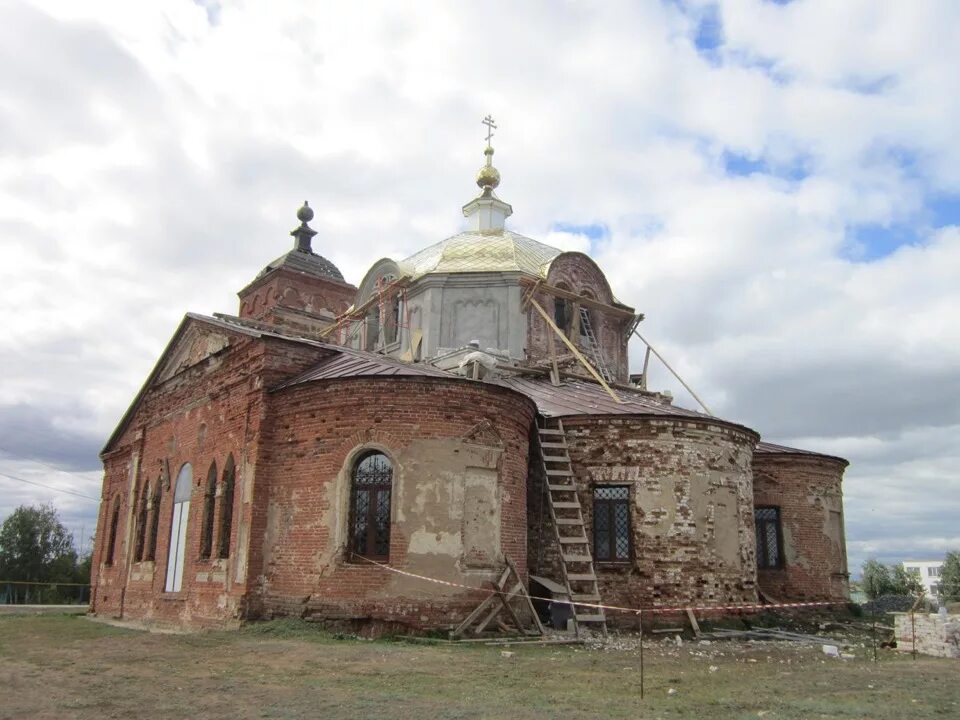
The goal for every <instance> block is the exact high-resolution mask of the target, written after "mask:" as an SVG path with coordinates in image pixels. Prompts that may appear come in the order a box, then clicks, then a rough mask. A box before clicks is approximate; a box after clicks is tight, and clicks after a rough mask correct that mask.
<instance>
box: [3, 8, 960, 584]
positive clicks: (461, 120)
mask: <svg viewBox="0 0 960 720" xmlns="http://www.w3.org/2000/svg"><path fill="white" fill-rule="evenodd" d="M958 27H960V4H958V3H956V2H953V1H952V0H943V1H942V2H935V1H932V0H931V1H930V2H926V1H924V0H916V1H915V2H909V3H906V2H901V1H899V0H891V1H890V2H878V1H877V0H845V1H844V2H842V3H838V2H835V1H834V0H795V1H793V2H779V3H774V2H759V1H756V0H721V1H720V2H706V1H700V0H664V1H663V2H655V1H653V0H650V1H648V2H636V1H630V2H611V1H609V0H604V2H568V3H561V2H554V1H552V0H551V1H549V2H547V1H544V2H516V1H514V2H497V1H494V0H490V1H488V2H482V3H480V2H474V3H469V4H467V3H450V2H427V1H424V0H420V1H419V2H417V3H395V2H384V3H373V2H364V3H347V2H341V3H321V2H293V1H292V0H291V1H288V0H270V1H269V2H266V1H265V0H264V1H262V2H230V3H222V4H221V3H220V2H217V1H216V0H206V1H199V0H198V1H197V2H190V0H163V2H149V1H147V0H138V1H137V2H94V1H88V2H83V3H78V2H75V0H63V1H61V0H44V1H43V2H36V3H24V2H11V1H10V0H0V300H2V307H3V309H4V313H3V314H4V328H5V330H4V332H3V333H2V334H0V369H2V372H0V473H2V475H0V517H3V516H5V515H6V514H7V513H8V512H9V511H10V510H12V509H13V508H14V507H16V506H17V505H18V504H21V503H35V502H41V501H47V500H49V501H51V502H53V503H54V504H55V505H56V506H57V507H58V508H59V509H60V512H61V514H62V516H63V517H64V518H65V519H66V520H67V523H68V525H69V526H70V528H71V529H72V530H74V531H75V532H76V533H77V534H78V535H81V536H89V535H90V534H91V533H92V531H93V527H94V524H95V514H96V508H97V504H96V502H95V501H94V500H91V499H90V498H93V499H95V498H97V497H98V496H99V483H100V474H99V472H98V468H99V467H100V466H99V461H98V458H97V453H98V450H99V449H100V448H101V447H102V445H103V443H104V442H105V439H106V437H107V436H108V434H109V433H110V431H111V429H112V428H113V426H114V425H115V424H116V422H117V421H118V420H119V418H120V416H121V414H122V413H123V411H124V409H125V408H126V406H127V404H128V403H129V402H130V400H131V399H132V397H133V395H134V393H135V392H136V390H137V389H138V388H139V386H140V384H141V383H142V382H143V380H144V378H145V376H146V375H147V373H148V372H149V371H150V368H151V367H152V365H153V363H154V362H155V361H156V359H157V356H158V354H159V353H160V351H161V350H162V348H163V347H164V345H165V344H166V342H167V340H168V339H169V337H170V335H171V334H172V332H173V330H174V329H175V328H176V326H177V323H178V321H179V319H180V318H181V317H182V315H183V313H184V312H186V311H188V310H192V311H197V312H204V313H211V312H214V311H224V312H235V311H236V306H237V301H236V297H235V294H234V293H235V292H236V291H237V290H238V289H240V288H241V287H242V286H243V285H244V284H245V283H246V282H248V281H249V280H250V279H252V278H253V276H254V275H255V274H256V272H257V271H258V270H259V269H260V267H262V266H263V265H264V264H265V263H266V262H267V261H269V260H271V259H272V258H273V257H275V256H277V255H279V254H281V253H282V252H284V251H286V249H287V248H288V247H289V246H290V245H291V239H290V238H289V236H288V235H287V232H288V231H289V230H290V229H291V228H292V227H293V226H294V225H295V224H296V223H295V218H294V213H295V211H296V208H297V207H298V206H299V205H300V204H301V202H302V201H303V200H304V199H308V200H310V203H311V205H312V206H313V207H315V209H316V219H315V221H314V223H313V226H314V227H315V229H317V230H318V231H319V235H318V236H317V238H316V241H315V247H316V249H317V250H318V251H319V252H321V253H322V254H324V255H325V256H326V257H328V258H330V259H331V260H333V261H334V262H335V263H336V264H337V265H338V266H339V267H340V269H341V270H342V271H343V273H344V275H345V276H346V277H347V279H348V280H350V281H352V282H354V283H356V282H358V281H359V280H360V278H361V277H362V275H363V273H364V271H365V269H366V268H367V267H368V266H369V265H370V264H371V263H372V262H373V261H374V260H376V259H377V258H380V257H382V256H392V257H395V258H397V257H404V256H406V255H409V254H411V253H413V252H414V251H415V250H417V249H419V248H421V247H423V246H425V245H428V244H431V243H434V242H436V241H438V240H440V239H442V238H444V237H446V236H448V235H451V234H453V233H454V232H456V231H457V230H458V229H459V228H460V227H461V224H462V222H463V218H462V217H461V215H460V213H459V209H460V206H461V205H463V204H464V203H465V202H467V201H468V200H470V199H471V198H472V196H473V195H474V194H475V191H476V188H475V186H474V185H473V175H474V173H475V172H476V170H477V168H478V167H479V166H480V165H481V163H482V160H483V157H482V149H483V139H482V138H483V134H484V128H483V127H482V126H481V124H480V120H481V118H482V117H483V116H484V115H486V114H487V113H492V114H493V115H494V117H495V118H496V119H497V121H498V123H499V125H500V129H499V131H498V133H497V136H496V138H495V140H494V145H495V147H496V150H497V154H496V158H495V159H496V165H497V166H498V167H499V169H500V171H501V173H502V174H503V182H502V184H501V186H500V189H499V191H498V192H499V194H500V195H501V197H503V198H504V199H505V200H507V201H508V202H510V203H512V205H513V207H514V216H513V217H512V218H511V221H510V222H511V226H512V228H513V229H514V230H517V231H518V232H522V233H524V234H527V235H530V236H532V237H534V238H538V239H540V240H543V241H546V242H548V243H551V244H554V245H557V246H559V247H563V248H565V249H580V250H585V251H587V252H590V253H591V254H592V255H593V257H594V258H595V259H596V260H598V262H599V263H600V264H601V266H602V267H604V268H605V269H606V271H607V272H608V274H609V277H610V280H611V283H612V285H613V287H614V290H615V292H616V294H617V295H618V297H619V298H621V299H622V300H624V301H625V302H628V303H630V304H632V305H635V306H636V307H637V308H638V310H640V311H642V312H644V313H646V316H647V320H646V321H645V322H644V323H643V325H642V327H641V329H642V330H643V332H644V333H645V335H646V336H647V337H648V339H649V340H651V342H653V343H654V345H655V346H657V347H658V349H659V350H660V351H661V352H662V353H663V354H664V355H665V356H666V357H667V358H668V359H669V360H670V361H671V362H672V363H673V364H674V365H675V366H676V367H677V368H679V370H680V371H681V373H682V374H683V375H684V376H685V377H686V379H687V380H688V381H689V382H690V383H691V385H692V386H693V387H694V388H695V389H696V390H697V391H698V394H700V395H701V396H702V397H703V398H704V399H705V400H706V401H707V403H708V404H709V405H711V408H712V409H713V410H714V411H715V412H716V413H717V414H720V415H722V416H723V417H726V418H729V419H731V420H735V421H739V422H742V423H745V424H747V425H750V426H751V427H754V428H757V429H758V430H760V431H761V432H762V434H763V435H764V437H765V438H766V439H769V440H772V441H777V442H783V443H787V444H795V445H800V446H802V447H807V448H811V449H817V450H821V451H825V452H828V453H832V454H838V455H842V456H844V457H847V458H849V459H850V460H851V463H852V464H851V467H850V469H849V470H848V472H847V475H846V483H845V492H846V512H847V533H848V549H849V555H850V564H851V567H852V568H858V567H859V565H860V563H861V562H862V561H863V560H864V559H865V558H866V557H879V558H881V559H884V560H888V561H893V560H898V559H903V558H905V557H907V556H910V557H915V558H920V557H939V556H941V555H942V554H943V552H944V551H945V550H947V549H949V548H960V522H958V520H957V518H958V517H960V472H958V469H957V468H958V467H960V321H958V317H957V316H958V315H960V73H958V71H957V68H958V67H960V43H958V42H957V37H956V30H957V28H958ZM632 353H633V362H634V365H635V366H636V365H639V364H640V362H641V361H642V351H641V348H640V347H633V348H632ZM653 379H654V385H656V386H659V387H665V388H670V389H672V390H673V391H674V394H675V395H676V397H677V400H678V402H679V403H681V404H685V405H689V406H692V405H693V401H692V400H691V399H690V398H689V397H688V396H686V395H685V394H684V392H683V391H682V389H680V388H679V386H678V385H677V384H676V383H675V382H674V381H673V380H672V379H671V378H670V377H669V376H668V374H667V373H666V372H665V371H662V370H657V371H656V375H655V377H654V378H653ZM14 478H16V479H14ZM29 483H40V484H41V485H45V486H50V487H52V488H57V489H58V490H59V491H54V490H50V489H46V488H44V487H40V486H38V485H35V484H29ZM69 493H74V494H69Z"/></svg>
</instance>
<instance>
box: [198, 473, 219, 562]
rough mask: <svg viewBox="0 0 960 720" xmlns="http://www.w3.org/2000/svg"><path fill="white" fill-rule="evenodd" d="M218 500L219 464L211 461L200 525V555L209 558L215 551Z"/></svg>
mask: <svg viewBox="0 0 960 720" xmlns="http://www.w3.org/2000/svg"><path fill="white" fill-rule="evenodd" d="M216 500H217V464H216V463H215V462H213V463H210V470H208V471H207V485H206V488H205V489H204V493H203V525H201V526H200V557H201V558H203V559H206V558H209V557H210V554H211V553H212V552H213V511H214V509H216Z"/></svg>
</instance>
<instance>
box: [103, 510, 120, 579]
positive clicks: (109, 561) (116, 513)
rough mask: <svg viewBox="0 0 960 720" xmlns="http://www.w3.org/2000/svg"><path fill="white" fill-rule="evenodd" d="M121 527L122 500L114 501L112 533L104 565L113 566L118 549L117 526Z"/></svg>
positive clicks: (111, 517)
mask: <svg viewBox="0 0 960 720" xmlns="http://www.w3.org/2000/svg"><path fill="white" fill-rule="evenodd" d="M118 525H120V498H119V497H117V499H116V500H114V501H113V511H112V512H111V513H110V533H109V534H108V536H107V552H106V553H105V557H106V560H105V561H104V564H106V565H113V558H114V553H115V552H116V549H117V526H118Z"/></svg>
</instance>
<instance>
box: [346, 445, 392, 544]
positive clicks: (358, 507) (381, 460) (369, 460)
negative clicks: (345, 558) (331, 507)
mask: <svg viewBox="0 0 960 720" xmlns="http://www.w3.org/2000/svg"><path fill="white" fill-rule="evenodd" d="M392 488H393V465H391V463H390V459H389V458H388V457H387V456H386V455H384V454H383V453H379V452H369V453H365V454H364V455H361V456H360V458H359V459H358V460H357V463H356V465H354V468H353V478H352V488H351V493H350V550H351V552H352V553H353V554H355V555H359V556H361V557H365V558H370V559H371V560H387V559H389V557H390V494H391V491H392Z"/></svg>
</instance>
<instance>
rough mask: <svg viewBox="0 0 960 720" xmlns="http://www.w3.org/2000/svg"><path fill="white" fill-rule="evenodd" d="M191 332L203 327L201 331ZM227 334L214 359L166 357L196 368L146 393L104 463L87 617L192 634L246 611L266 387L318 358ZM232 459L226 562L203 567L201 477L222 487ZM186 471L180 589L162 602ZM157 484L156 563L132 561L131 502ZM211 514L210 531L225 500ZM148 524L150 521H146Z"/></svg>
mask: <svg viewBox="0 0 960 720" xmlns="http://www.w3.org/2000/svg"><path fill="white" fill-rule="evenodd" d="M197 326H198V327H200V328H203V327H205V326H204V325H203V324H202V323H198V324H197ZM188 329H189V330H192V329H193V327H192V326H191V327H189V328H188ZM218 333H220V334H221V335H223V334H224V333H222V332H221V331H218ZM225 335H226V337H227V338H228V343H226V344H225V345H223V344H222V343H220V342H218V343H216V344H215V346H216V347H218V350H217V351H216V352H215V353H213V354H212V355H209V356H207V357H202V355H199V354H197V353H192V352H186V350H184V351H183V352H181V349H180V348H178V347H176V346H175V347H173V348H171V350H170V351H169V352H168V353H167V356H174V357H175V356H177V355H178V354H182V355H184V356H189V357H193V358H194V359H196V360H197V361H196V362H194V363H193V364H192V365H190V366H188V367H186V368H185V369H182V370H180V371H179V372H176V373H174V374H173V375H172V376H170V377H169V378H168V379H166V380H162V381H158V382H157V383H155V384H154V385H153V386H152V387H150V388H148V389H147V391H146V392H145V393H144V395H143V396H142V397H141V399H140V401H139V405H138V406H137V408H136V410H135V412H134V413H133V415H132V417H131V418H129V421H128V423H127V426H126V429H125V430H124V431H123V432H122V433H121V435H120V436H119V437H118V438H117V439H116V440H115V441H114V442H113V443H112V444H111V447H110V448H108V451H107V452H106V453H105V454H104V456H103V460H104V482H103V491H102V498H103V499H102V502H101V510H100V516H99V522H98V529H97V536H96V537H97V543H96V547H95V552H94V558H93V569H92V573H91V575H92V578H91V584H92V586H93V588H92V601H91V609H92V610H93V611H94V612H95V613H97V614H103V615H108V616H113V617H119V616H123V617H125V618H132V619H141V620H146V621H156V622H179V623H185V624H190V625H195V626H196V625H221V624H223V623H225V622H229V621H231V620H233V619H236V618H238V617H240V616H241V615H242V614H243V612H244V603H245V595H246V592H247V585H248V582H247V580H248V578H247V573H246V558H247V546H248V544H249V542H250V517H251V507H252V503H251V500H252V496H253V480H254V476H255V465H256V454H257V445H258V442H259V434H260V430H259V427H260V423H261V421H262V414H263V395H264V387H265V384H266V385H269V382H270V379H272V378H280V377H287V376H289V375H290V374H292V373H293V372H298V371H301V370H303V369H305V368H306V367H308V366H309V365H311V364H313V363H314V362H316V361H317V359H318V358H319V357H320V355H321V354H322V352H321V351H318V350H316V349H314V348H309V347H306V346H302V345H296V344H294V343H290V342H285V341H281V340H261V339H255V338H250V337H248V336H244V335H241V334H236V333H225ZM183 341H184V342H194V343H197V344H200V345H209V344H210V343H209V339H208V338H207V337H205V335H204V333H203V332H201V331H197V332H187V333H184V334H183ZM221 345H223V346H221ZM160 377H161V378H162V377H163V373H161V375H160ZM265 379H266V383H265ZM231 456H232V457H233V461H234V463H235V468H236V475H235V492H234V506H233V508H234V509H233V521H232V523H231V529H232V532H231V539H230V548H231V551H230V557H229V558H226V559H217V558H216V557H215V556H216V550H215V549H214V552H213V553H212V555H213V556H214V557H213V559H201V558H200V557H199V555H200V534H201V527H202V525H203V521H202V518H203V509H204V493H205V491H206V480H207V473H208V470H209V468H210V466H211V464H213V463H215V464H216V467H217V475H218V481H219V480H221V479H222V475H223V471H224V469H225V467H226V464H227V461H228V458H229V457H231ZM184 463H190V464H191V465H192V466H193V491H192V493H191V498H190V510H189V519H188V524H187V538H186V553H185V569H184V573H183V587H182V590H181V592H179V593H165V592H164V585H165V580H166V573H167V554H168V551H169V546H170V529H171V522H172V515H173V490H174V485H175V483H176V478H177V475H178V473H179V471H180V468H181V467H182V465H183V464H184ZM158 483H159V484H160V485H161V487H162V493H163V494H162V499H161V502H160V505H159V508H158V509H157V510H155V512H158V513H159V516H158V518H157V536H156V548H155V553H154V560H143V561H140V562H136V561H135V542H136V537H137V531H138V524H139V520H138V518H137V515H136V509H137V499H138V498H139V497H140V493H141V491H142V488H143V487H144V485H145V484H147V485H148V487H149V494H150V496H151V497H152V495H153V493H154V491H155V488H156V486H157V484H158ZM218 484H219V483H218ZM117 501H119V502H120V506H121V512H120V522H119V523H118V527H117V533H116V540H115V549H114V558H113V562H112V563H111V564H107V563H106V558H105V550H106V545H107V542H108V538H109V534H110V533H109V529H110V522H111V512H112V508H113V506H114V503H115V502H117ZM215 508H216V514H215V517H214V527H215V528H216V527H218V526H219V520H220V515H221V513H222V512H223V502H222V500H220V501H218V502H216V504H215ZM151 522H152V518H148V523H151ZM214 548H216V537H215V538H214Z"/></svg>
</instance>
